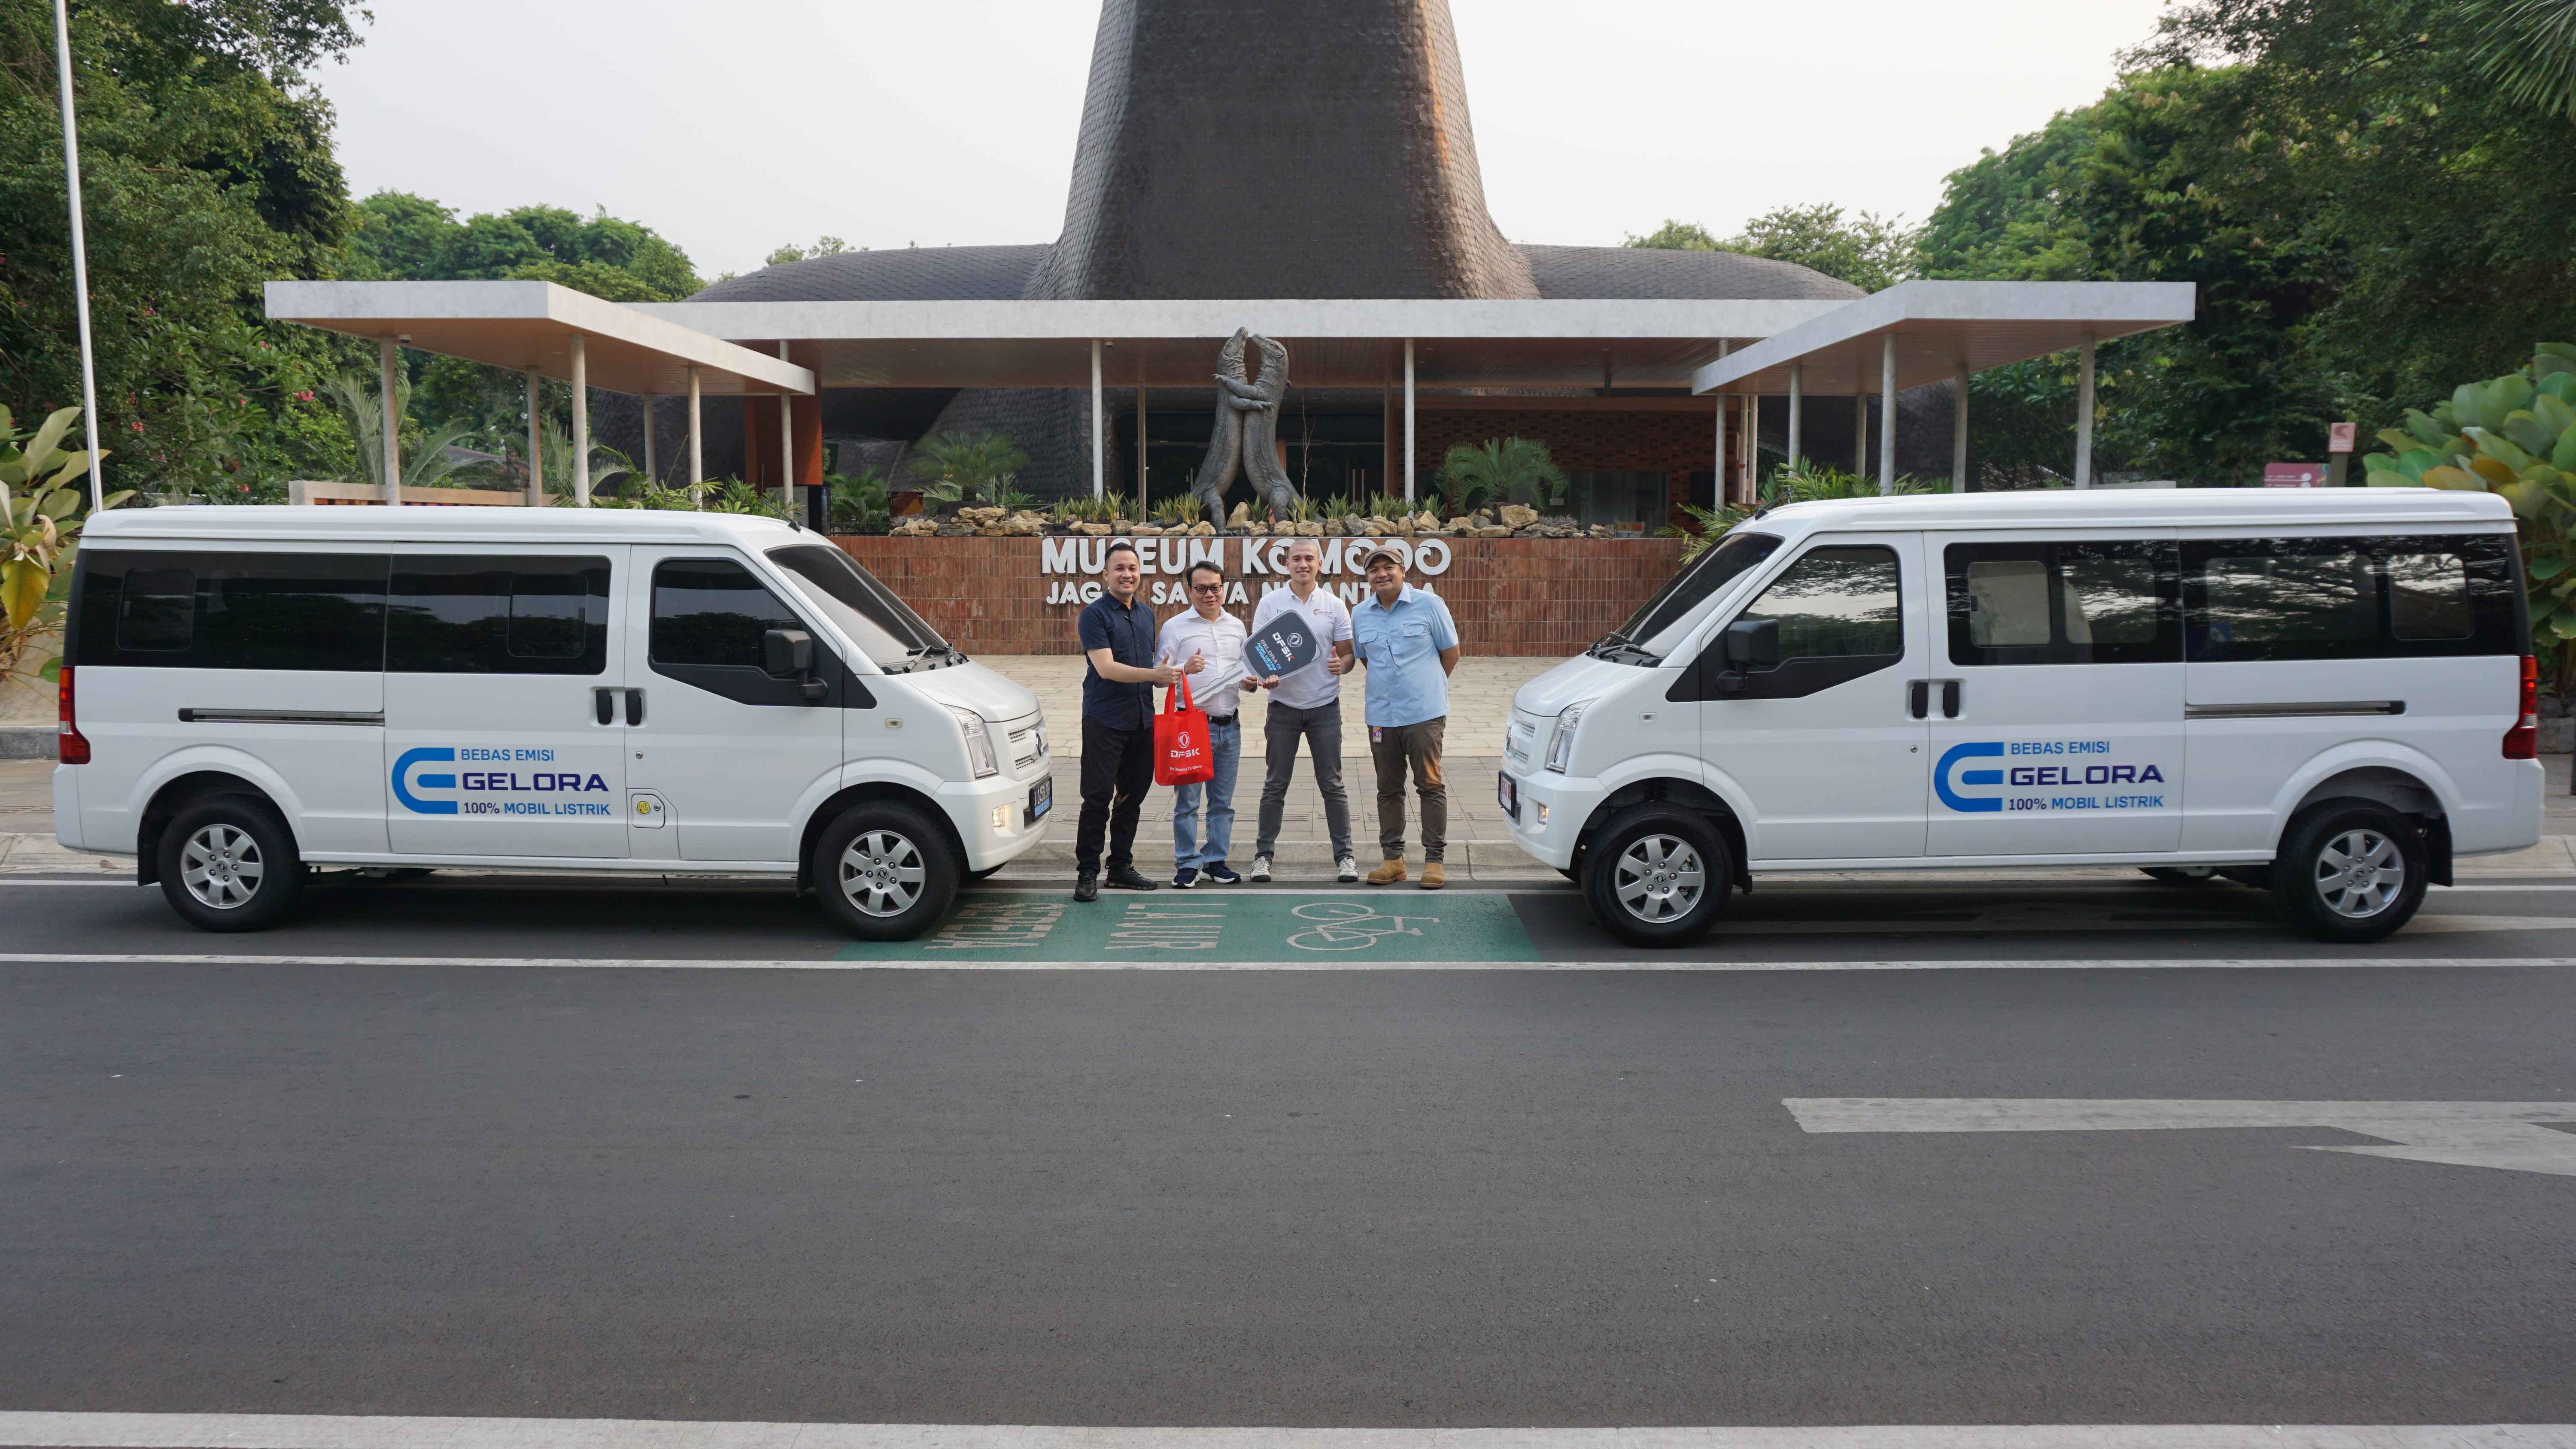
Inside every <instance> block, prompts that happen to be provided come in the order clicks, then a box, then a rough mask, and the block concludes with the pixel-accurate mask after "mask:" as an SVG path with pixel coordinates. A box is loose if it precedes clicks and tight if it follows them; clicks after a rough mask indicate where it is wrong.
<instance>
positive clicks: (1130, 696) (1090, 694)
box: [1073, 538, 1203, 901]
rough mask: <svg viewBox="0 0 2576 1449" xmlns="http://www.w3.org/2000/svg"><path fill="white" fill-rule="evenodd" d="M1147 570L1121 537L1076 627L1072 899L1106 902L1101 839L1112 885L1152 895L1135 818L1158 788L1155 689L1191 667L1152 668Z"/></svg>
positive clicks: (1196, 662) (1194, 663)
mask: <svg viewBox="0 0 2576 1449" xmlns="http://www.w3.org/2000/svg"><path fill="white" fill-rule="evenodd" d="M1143 578H1144V570H1143V568H1142V567H1141V566H1140V565H1139V564H1138V562H1137V559H1136V545H1134V544H1132V543H1129V542H1128V541H1127V540H1125V539H1123V538H1122V539H1118V540H1116V541H1114V542H1112V543H1111V544H1110V545H1109V556H1108V558H1107V560H1106V561H1105V562H1104V563H1103V564H1102V567H1101V577H1100V582H1101V590H1102V592H1101V595H1100V597H1099V598H1096V599H1094V600H1092V601H1091V602H1090V603H1089V604H1086V605H1084V606H1083V610H1082V617H1081V618H1080V619H1079V620H1078V621H1077V623H1076V627H1077V628H1078V629H1079V630H1080V631H1081V634H1082V652H1083V654H1084V655H1085V656H1086V657H1087V658H1089V659H1090V661H1091V667H1090V668H1089V669H1088V670H1086V671H1085V672H1084V674H1083V676H1082V819H1081V823H1080V824H1079V825H1078V826H1077V827H1076V828H1075V830H1074V832H1073V868H1074V881H1073V898H1074V899H1075V900H1077V901H1096V900H1098V899H1100V847H1101V837H1102V836H1103V835H1104V834H1105V835H1106V836H1107V837H1108V845H1109V884H1111V885H1113V886H1116V887H1118V888H1119V889H1120V890H1130V891H1149V890H1152V889H1153V888H1154V883H1153V882H1152V881H1150V880H1147V879H1146V878H1145V877H1144V876H1143V875H1142V874H1140V873H1138V871H1137V869H1136V817H1137V815H1138V814H1139V813H1141V812H1142V810H1143V809H1144V805H1145V792H1146V791H1148V790H1151V789H1153V788H1154V686H1155V685H1157V684H1163V685H1168V684H1170V683H1171V682H1172V681H1174V680H1176V679H1179V678H1180V677H1181V675H1182V674H1183V673H1184V672H1185V669H1186V672H1188V673H1196V672H1198V670H1199V669H1200V668H1201V667H1202V664H1203V661H1201V660H1200V659H1198V658H1196V657H1192V658H1191V660H1190V661H1189V663H1188V665H1187V666H1186V667H1184V666H1181V665H1174V664H1164V665H1157V664H1155V663H1154V611H1153V610H1151V609H1148V608H1146V607H1145V605H1144V603H1143V602H1142V601H1140V600H1139V599H1138V598H1137V597H1136V590H1137V585H1138V584H1139V583H1141V582H1142V581H1143Z"/></svg>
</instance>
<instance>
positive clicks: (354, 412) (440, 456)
mask: <svg viewBox="0 0 2576 1449" xmlns="http://www.w3.org/2000/svg"><path fill="white" fill-rule="evenodd" d="M322 391H324V392H326V393H328V394H330V396H331V401H332V402H333V403H335V404H337V405H338V407H339V409H340V420H341V421H342V422H343V423H346V424H347V425H348V428H349V436H350V438H351V439H352V440H354V441H355V442H356V443H357V445H358V470H359V471H360V472H361V473H363V474H364V475H365V480H364V481H366V482H368V483H372V484H374V485H375V486H376V487H378V488H382V487H384V486H385V441H384V439H385V413H384V402H383V399H384V394H383V393H382V392H380V391H378V390H377V389H375V388H372V387H369V386H368V385H367V384H366V382H365V380H364V379H362V378H360V377H359V376H358V375H357V374H356V373H352V372H343V373H341V374H339V375H338V376H336V377H333V378H330V379H328V380H327V381H325V382H324V383H323V384H322ZM410 411H411V379H410V378H409V377H407V376H405V375H404V374H402V373H401V372H399V371H398V372H396V373H395V374H394V416H395V417H397V418H400V417H402V416H403V415H405V414H406V413H408V412H410ZM473 431H474V430H473V428H471V427H469V426H467V425H466V424H464V423H459V422H448V423H442V424H440V425H439V426H438V427H435V428H430V429H426V430H424V432H423V433H422V435H421V438H420V441H419V442H417V443H414V444H413V445H412V447H411V450H410V456H409V457H404V456H402V454H401V449H402V444H401V442H400V440H399V438H397V440H396V442H395V444H394V446H395V449H396V457H395V466H396V467H397V468H398V469H399V470H400V472H401V475H402V476H401V482H402V486H404V487H405V488H430V487H435V486H436V485H438V484H439V483H441V482H443V481H445V480H446V478H447V476H448V475H449V474H451V473H454V472H455V471H456V470H457V469H459V468H462V467H464V466H465V463H464V461H463V460H461V459H458V458H454V457H451V456H449V455H448V451H447V450H448V449H449V448H451V447H454V446H455V445H456V443H457V441H458V440H459V439H462V438H465V437H467V436H469V435H471V434H472V433H473Z"/></svg>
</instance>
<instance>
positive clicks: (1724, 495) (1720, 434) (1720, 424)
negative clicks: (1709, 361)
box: [1709, 338, 1735, 508]
mask: <svg viewBox="0 0 2576 1449" xmlns="http://www.w3.org/2000/svg"><path fill="white" fill-rule="evenodd" d="M1734 350H1735V346H1734V344H1733V343H1730V342H1728V341H1726V340H1725V339H1724V338H1720V339H1718V344H1717V355H1718V356H1720V357H1724V356H1726V355H1727V354H1728V353H1730V352H1732V351H1734ZM1715 454H1716V458H1717V486H1716V487H1714V488H1711V489H1710V490H1709V493H1710V494H1711V495H1712V497H1713V499H1714V502H1715V506H1717V507H1719V508H1724V507H1725V506H1726V505H1727V504H1729V503H1731V502H1733V501H1734V498H1733V496H1732V495H1730V494H1729V493H1728V492H1727V491H1726V394H1724V393H1719V394H1718V395H1717V443H1716V448H1715Z"/></svg>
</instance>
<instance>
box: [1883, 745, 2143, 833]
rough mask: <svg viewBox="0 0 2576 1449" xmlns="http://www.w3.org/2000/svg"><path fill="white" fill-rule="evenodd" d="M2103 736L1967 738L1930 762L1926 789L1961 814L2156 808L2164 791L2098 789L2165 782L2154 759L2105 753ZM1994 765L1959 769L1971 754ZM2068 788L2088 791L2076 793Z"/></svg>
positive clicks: (2107, 748)
mask: <svg viewBox="0 0 2576 1449" xmlns="http://www.w3.org/2000/svg"><path fill="white" fill-rule="evenodd" d="M2112 753H2113V751H2112V747H2111V742H2110V741H2109V740H2013V741H2010V742H2006V741H2003V740H1971V741H1969V742H1968V743H1966V744H1963V745H1952V746H1951V747H1950V748H1949V749H1948V750H1946V751H1944V752H1943V753H1942V756H1941V760H1940V763H1938V764H1936V765H1934V766H1933V767H1932V793H1933V794H1934V795H1936V796H1938V797H1939V798H1940V801H1941V803H1942V804H1943V805H1946V806H1948V807H1949V808H1950V809H1952V810H1955V811H1957V812H1959V813H1960V814H1962V815H1992V814H2000V813H2002V812H2005V811H2026V810H2162V809H2165V808H2167V807H2166V804H2165V796H2164V794H2163V793H2162V792H2156V793H2146V794H2140V793H2129V794H2109V793H2101V787H2104V786H2127V787H2130V788H2131V789H2132V790H2135V789H2136V788H2137V787H2140V786H2146V785H2164V784H2166V783H2168V781H2167V777H2166V774H2165V770H2164V767H2163V766H2162V765H2158V764H2152V763H2150V764H2142V765H2141V764H2128V763H2124V762H2120V761H2115V760H2113V759H2112V758H2111V755H2112ZM2007 757H2009V761H2010V762H2009V763H2008V764H2006V765H2005V767H2004V768H2002V769H2000V770H1983V769H1976V770H1971V769H1960V768H1957V767H1958V766H1960V765H1962V764H1964V763H1966V762H1968V761H1972V760H2005V759H2006V758H2007ZM1998 785H2000V786H2002V787H2004V792H2003V793H2002V794H1996V795H1987V794H1973V795H1972V794H1965V793H1962V792H1963V791H1966V790H1983V789H1991V788H1993V787H1995V786H1998ZM2074 791H2085V792H2088V793H2083V794H2076V793H2071V792H2074Z"/></svg>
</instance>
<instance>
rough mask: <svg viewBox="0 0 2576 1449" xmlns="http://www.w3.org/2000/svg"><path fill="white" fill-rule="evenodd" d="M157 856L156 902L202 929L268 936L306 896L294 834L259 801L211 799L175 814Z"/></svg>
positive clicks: (230, 797)
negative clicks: (158, 881)
mask: <svg viewBox="0 0 2576 1449" xmlns="http://www.w3.org/2000/svg"><path fill="white" fill-rule="evenodd" d="M156 853H157V854H158V856H159V862H158V863H159V866H160V874H161V895H162V898H163V899H165V900H167V901H169V903H170V909H172V910H174V911H176V912H178V913H179V919H181V920H183V921H186V922H187V923H188V924H189V925H192V926H194V927H196V928H197V929H198V930H200V931H260V930H266V929H267V928H268V927H270V926H273V925H276V924H277V923H278V922H279V921H281V920H284V919H285V918H286V914H287V912H289V911H292V910H293V909H295V902H296V899H297V897H299V896H301V895H303V893H304V857H303V856H302V855H301V854H299V853H298V852H297V851H296V849H295V835H294V832H292V831H290V830H288V829H287V828H286V822H285V821H284V820H283V819H281V818H279V816H278V813H277V809H276V807H275V806H272V805H270V804H269V803H268V801H266V800H265V799H262V798H261V797H259V796H257V795H213V796H209V797H207V798H206V799H203V800H199V801H198V802H196V803H195V804H193V805H190V806H188V807H187V808H186V809H184V810H181V811H180V812H179V813H178V814H176V815H174V816H172V817H171V818H170V823H169V824H168V825H166V826H164V827H162V830H161V839H160V842H159V847H158V850H157V852H156ZM254 873H255V874H254ZM192 875H193V876H194V877H195V879H194V880H193V882H192V880H191V876H192Z"/></svg>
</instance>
